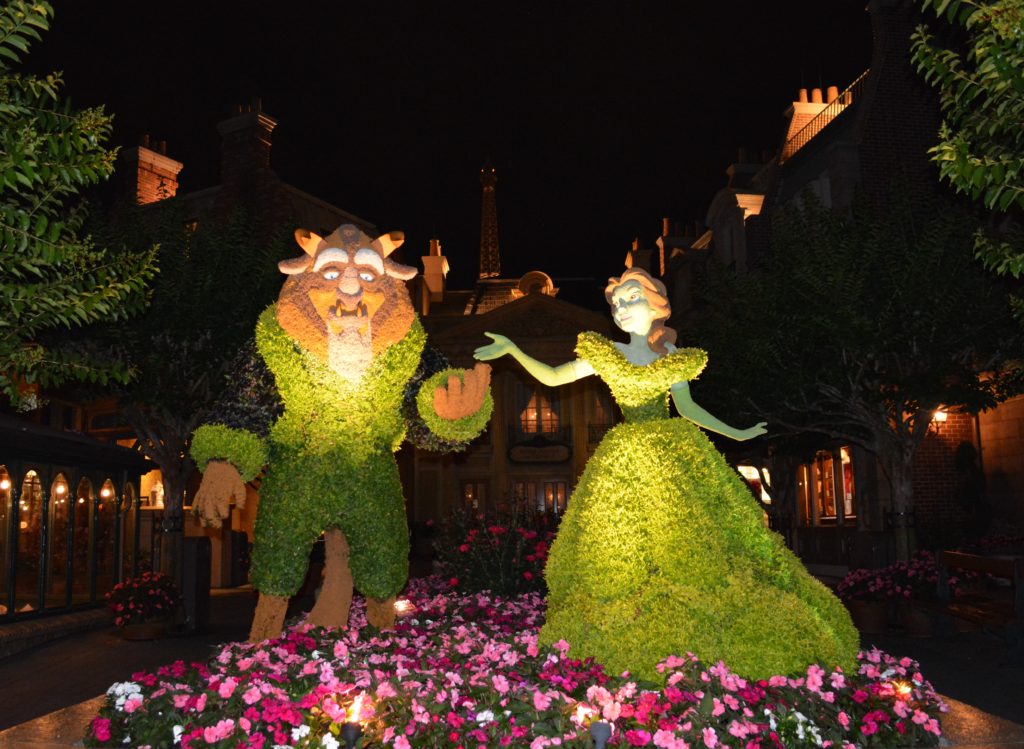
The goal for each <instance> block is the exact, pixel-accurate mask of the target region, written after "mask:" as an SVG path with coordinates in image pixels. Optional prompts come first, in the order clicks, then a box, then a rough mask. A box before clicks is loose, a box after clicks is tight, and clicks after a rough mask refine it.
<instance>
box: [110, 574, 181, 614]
mask: <svg viewBox="0 0 1024 749" xmlns="http://www.w3.org/2000/svg"><path fill="white" fill-rule="evenodd" d="M106 599H107V609H108V610H109V611H110V613H111V614H112V615H113V617H114V625H115V626H117V627H125V626H127V625H129V624H142V623H144V622H151V621H156V620H160V619H169V618H170V617H172V616H174V613H175V611H176V610H177V608H178V604H179V602H180V601H181V595H180V594H179V593H178V586H177V585H175V584H174V581H173V580H172V579H171V578H170V577H168V576H167V575H165V574H163V573H162V572H143V573H142V574H141V575H139V576H138V577H130V578H128V579H127V580H124V581H123V582H120V583H118V584H117V585H115V586H114V587H113V588H111V589H110V591H109V592H108V593H107V594H106Z"/></svg>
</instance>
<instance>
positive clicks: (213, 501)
mask: <svg viewBox="0 0 1024 749" xmlns="http://www.w3.org/2000/svg"><path fill="white" fill-rule="evenodd" d="M232 499H233V500H234V501H235V504H236V505H237V506H238V508H239V509H241V508H243V507H245V483H244V482H243V481H242V477H241V476H240V475H239V473H238V469H237V468H235V467H234V466H233V465H231V464H230V463H228V462H226V461H223V460H211V461H210V462H209V463H207V465H206V470H205V471H203V481H202V483H201V484H200V485H199V491H197V492H196V496H195V499H194V500H193V502H192V512H194V513H196V514H197V515H199V519H200V521H201V522H202V523H203V525H210V526H213V527H214V528H219V527H220V524H221V521H222V520H224V518H226V517H227V516H228V514H229V513H230V512H231V500H232Z"/></svg>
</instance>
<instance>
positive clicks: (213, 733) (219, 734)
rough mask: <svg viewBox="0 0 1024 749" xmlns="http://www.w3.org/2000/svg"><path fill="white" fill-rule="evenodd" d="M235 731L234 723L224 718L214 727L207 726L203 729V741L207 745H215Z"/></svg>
mask: <svg viewBox="0 0 1024 749" xmlns="http://www.w3.org/2000/svg"><path fill="white" fill-rule="evenodd" d="M234 730H235V721H233V720H231V718H225V719H224V720H221V721H219V722H218V723H217V725H215V726H207V727H206V728H204V729H203V739H204V740H205V741H206V743H207V744H216V743H217V742H218V741H223V740H224V739H226V738H227V737H228V736H230V735H231V734H232V733H233V732H234Z"/></svg>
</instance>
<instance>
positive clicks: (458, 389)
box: [434, 364, 491, 421]
mask: <svg viewBox="0 0 1024 749" xmlns="http://www.w3.org/2000/svg"><path fill="white" fill-rule="evenodd" d="M490 383H491V368H490V366H488V365H487V364H477V365H476V366H475V367H473V368H472V369H469V370H466V371H465V372H464V373H463V375H462V380H461V381H460V380H459V377H458V375H452V376H451V377H449V378H448V385H447V387H439V388H437V389H436V390H434V411H435V412H436V413H437V415H438V416H440V417H441V418H442V419H450V420H452V421H454V420H455V419H461V418H464V417H466V416H472V415H473V414H475V413H476V412H477V411H479V410H480V406H482V405H483V402H484V398H485V397H487V387H488V386H489V385H490Z"/></svg>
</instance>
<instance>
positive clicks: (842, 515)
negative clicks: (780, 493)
mask: <svg viewBox="0 0 1024 749" xmlns="http://www.w3.org/2000/svg"><path fill="white" fill-rule="evenodd" d="M796 483H797V487H796V488H797V503H798V505H799V507H800V509H801V511H802V513H803V518H804V524H805V525H836V524H843V522H844V521H848V520H852V519H854V518H856V516H857V507H856V495H855V492H854V483H853V451H852V448H850V447H849V446H848V445H844V446H842V447H840V448H838V449H836V450H820V451H818V452H817V453H816V454H815V456H814V459H813V460H812V461H811V462H809V463H804V464H803V465H801V466H799V467H798V468H797V476H796Z"/></svg>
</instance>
